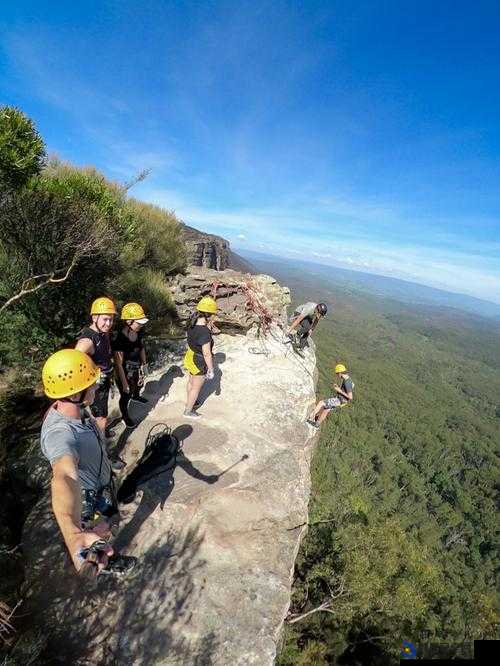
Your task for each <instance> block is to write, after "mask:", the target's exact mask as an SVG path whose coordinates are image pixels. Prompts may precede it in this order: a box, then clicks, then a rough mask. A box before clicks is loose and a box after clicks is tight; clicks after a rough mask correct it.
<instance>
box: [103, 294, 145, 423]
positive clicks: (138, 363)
mask: <svg viewBox="0 0 500 666" xmlns="http://www.w3.org/2000/svg"><path fill="white" fill-rule="evenodd" d="M121 319H122V320H123V323H124V326H123V328H122V329H121V330H120V331H118V334H117V336H116V338H115V339H114V340H113V344H112V347H113V353H114V361H115V370H116V374H115V376H116V383H117V386H118V390H119V391H120V403H119V404H120V411H121V414H122V419H123V421H124V422H125V424H126V426H127V427H129V428H132V427H133V426H134V425H135V422H134V421H133V420H132V419H131V418H130V416H129V413H128V404H129V402H130V400H136V401H137V402H142V403H146V402H147V400H146V398H143V397H141V395H140V392H141V387H142V386H143V384H144V366H145V365H146V352H145V350H144V342H143V338H144V331H143V330H142V327H143V326H144V324H147V322H148V321H149V320H148V319H147V317H146V315H145V314H144V310H143V309H142V307H141V306H140V305H139V304H138V303H127V304H126V305H124V306H123V308H122V312H121Z"/></svg>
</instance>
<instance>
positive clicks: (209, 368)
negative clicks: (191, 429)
mask: <svg viewBox="0 0 500 666" xmlns="http://www.w3.org/2000/svg"><path fill="white" fill-rule="evenodd" d="M216 312H217V303H216V302H215V300H214V299H213V298H211V297H210V296H204V297H203V298H202V299H201V300H200V301H199V303H198V305H197V306H196V312H195V313H194V314H193V315H192V316H191V319H190V322H189V326H188V331H187V344H188V349H187V352H186V355H185V356H184V367H185V368H186V370H187V371H188V372H189V381H188V385H187V395H186V408H185V410H184V416H187V417H189V418H199V417H200V416H201V414H198V412H197V411H196V410H195V404H196V400H197V398H198V396H199V394H200V391H201V387H202V386H203V383H204V382H205V381H206V380H212V379H213V378H214V358H213V354H212V347H213V340H212V329H213V318H214V315H215V314H216Z"/></svg>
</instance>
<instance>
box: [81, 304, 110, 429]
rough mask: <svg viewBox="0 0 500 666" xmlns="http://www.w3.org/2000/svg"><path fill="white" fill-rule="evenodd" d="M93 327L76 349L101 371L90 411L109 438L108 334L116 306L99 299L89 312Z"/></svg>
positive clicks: (82, 335) (86, 330)
mask: <svg viewBox="0 0 500 666" xmlns="http://www.w3.org/2000/svg"><path fill="white" fill-rule="evenodd" d="M90 315H91V317H92V323H91V324H90V326H86V327H85V328H83V329H82V330H81V331H80V333H79V334H78V336H77V343H76V346H75V349H78V350H80V351H82V352H85V353H86V354H88V355H89V356H90V358H91V359H92V360H93V361H94V363H95V364H96V365H97V366H98V367H99V368H100V370H101V378H100V380H99V385H98V387H97V390H96V392H95V398H94V402H93V403H92V405H91V406H90V410H91V412H92V414H93V416H94V417H95V420H96V423H97V426H98V427H99V429H100V430H101V431H102V433H103V435H104V436H106V425H107V419H108V398H109V389H110V386H111V375H112V372H113V353H112V351H111V340H110V336H109V333H110V331H111V328H112V327H113V321H114V316H115V315H116V308H115V304H114V303H113V301H112V300H111V299H110V298H106V297H101V298H97V299H96V300H95V301H94V302H93V303H92V307H91V308H90Z"/></svg>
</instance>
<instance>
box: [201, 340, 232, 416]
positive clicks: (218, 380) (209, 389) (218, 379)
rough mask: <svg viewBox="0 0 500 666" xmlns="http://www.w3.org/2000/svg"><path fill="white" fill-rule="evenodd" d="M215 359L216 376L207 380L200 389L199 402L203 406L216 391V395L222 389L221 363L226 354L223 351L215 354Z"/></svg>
mask: <svg viewBox="0 0 500 666" xmlns="http://www.w3.org/2000/svg"><path fill="white" fill-rule="evenodd" d="M214 360H215V374H214V378H213V379H211V380H208V381H206V382H205V383H204V384H203V386H202V388H201V391H200V394H199V396H198V398H197V402H198V403H199V405H200V406H202V405H203V404H204V403H205V401H206V400H207V399H208V398H209V397H210V396H211V395H213V394H214V393H215V395H220V394H221V391H222V388H221V386H222V370H221V369H220V367H219V366H220V365H221V364H222V363H224V361H225V360H226V355H225V354H224V353H222V352H218V353H217V354H214Z"/></svg>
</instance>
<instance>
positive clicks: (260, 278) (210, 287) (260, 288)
mask: <svg viewBox="0 0 500 666" xmlns="http://www.w3.org/2000/svg"><path fill="white" fill-rule="evenodd" d="M170 288H171V290H172V297H173V299H174V302H175V305H176V307H177V312H178V314H179V317H180V319H181V322H183V323H184V322H185V321H186V320H187V319H189V317H190V316H191V314H192V313H193V312H194V311H195V307H196V304H197V302H198V301H199V300H200V298H201V297H202V296H207V295H210V296H214V295H215V297H216V299H217V305H218V307H219V311H218V314H217V322H218V323H217V325H218V326H220V327H221V328H222V329H223V330H224V331H234V332H246V331H248V330H249V329H250V328H251V327H252V326H257V327H258V326H260V325H261V324H262V318H263V317H264V319H267V320H269V321H271V320H273V321H274V322H276V323H278V324H281V325H283V324H284V322H285V318H286V308H287V307H288V305H290V291H289V290H288V289H287V288H286V287H281V286H280V285H279V284H278V283H277V282H276V280H275V279H274V278H272V277H270V276H269V275H248V274H246V275H245V274H243V273H237V272H236V271H231V270H226V271H224V272H223V273H219V272H218V271H215V270H210V269H206V268H197V267H192V268H190V269H189V271H188V273H187V275H177V276H176V277H175V278H174V279H173V280H172V281H171V282H170Z"/></svg>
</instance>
